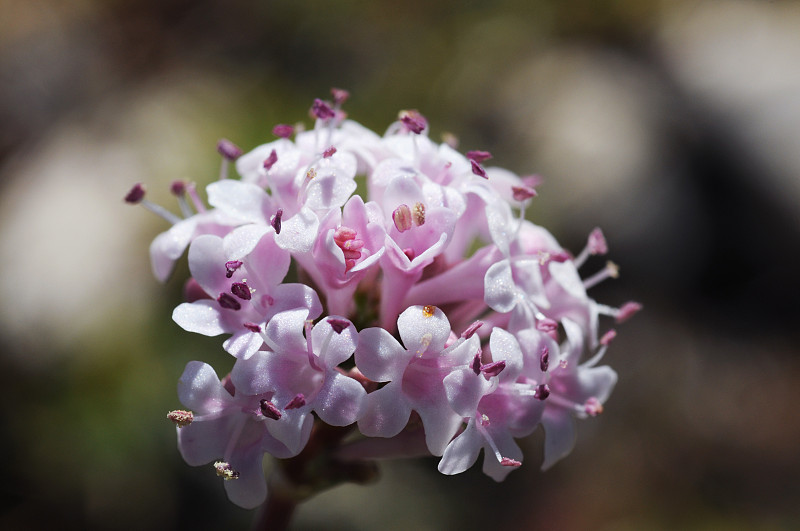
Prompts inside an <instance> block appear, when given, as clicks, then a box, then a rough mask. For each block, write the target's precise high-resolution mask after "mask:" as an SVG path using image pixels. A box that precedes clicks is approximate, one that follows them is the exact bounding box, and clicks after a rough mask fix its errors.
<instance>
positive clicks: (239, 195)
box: [206, 179, 274, 224]
mask: <svg viewBox="0 0 800 531" xmlns="http://www.w3.org/2000/svg"><path fill="white" fill-rule="evenodd" d="M206 193H207V194H208V203H209V204H210V205H211V206H213V207H216V208H218V209H219V210H221V211H223V212H224V213H225V214H227V215H229V216H231V217H234V218H236V219H239V220H241V221H242V222H246V223H262V224H266V217H265V213H267V212H272V211H273V210H274V209H273V208H272V205H271V201H270V198H269V196H268V195H267V193H266V192H265V191H264V190H262V189H261V188H259V187H258V186H256V185H254V184H251V183H246V182H242V181H236V180H232V179H223V180H221V181H215V182H213V183H211V184H209V185H208V186H207V187H206Z"/></svg>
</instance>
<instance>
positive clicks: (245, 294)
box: [231, 282, 252, 301]
mask: <svg viewBox="0 0 800 531" xmlns="http://www.w3.org/2000/svg"><path fill="white" fill-rule="evenodd" d="M231 293H233V294H234V295H236V296H237V297H239V298H240V299H242V300H245V301H249V300H250V299H252V293H251V292H250V288H249V287H248V286H247V284H245V283H244V282H234V283H233V284H231Z"/></svg>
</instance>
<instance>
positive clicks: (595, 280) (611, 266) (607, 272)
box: [583, 261, 619, 289]
mask: <svg viewBox="0 0 800 531" xmlns="http://www.w3.org/2000/svg"><path fill="white" fill-rule="evenodd" d="M618 277H619V266H618V265H617V264H615V263H614V262H611V261H609V262H606V267H605V268H604V269H602V270H601V271H599V272H598V273H596V274H594V275H592V276H591V277H589V278H587V279H586V280H584V281H583V287H584V288H585V289H589V288H592V287H594V286H596V285H597V284H599V283H600V282H602V281H604V280H605V279H607V278H618Z"/></svg>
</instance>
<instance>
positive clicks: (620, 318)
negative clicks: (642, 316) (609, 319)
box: [617, 301, 642, 323]
mask: <svg viewBox="0 0 800 531" xmlns="http://www.w3.org/2000/svg"><path fill="white" fill-rule="evenodd" d="M641 309H642V305H641V304H639V303H638V302H634V301H630V302H626V303H625V304H623V305H622V306H621V307H620V309H619V312H618V313H617V322H618V323H622V322H624V321H627V320H628V319H630V318H631V317H633V316H634V315H635V314H636V313H637V312H638V311H639V310H641Z"/></svg>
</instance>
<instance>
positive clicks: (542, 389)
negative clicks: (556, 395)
mask: <svg viewBox="0 0 800 531" xmlns="http://www.w3.org/2000/svg"><path fill="white" fill-rule="evenodd" d="M548 396H550V387H548V386H547V384H539V385H537V386H536V391H534V393H533V397H534V398H538V399H539V400H544V399H545V398H547V397H548Z"/></svg>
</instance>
